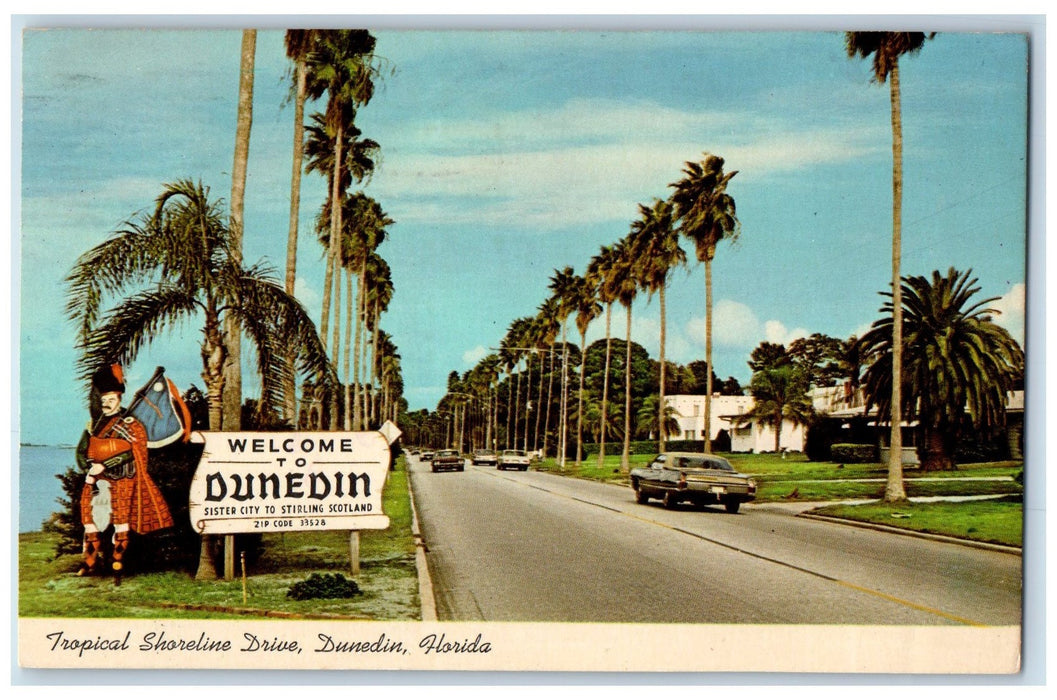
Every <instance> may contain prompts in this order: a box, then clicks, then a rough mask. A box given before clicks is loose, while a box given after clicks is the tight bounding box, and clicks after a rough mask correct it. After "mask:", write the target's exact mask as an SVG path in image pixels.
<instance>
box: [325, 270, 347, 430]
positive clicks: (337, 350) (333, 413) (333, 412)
mask: <svg viewBox="0 0 1057 700" xmlns="http://www.w3.org/2000/svg"><path fill="white" fill-rule="evenodd" d="M334 264H335V269H334V280H333V281H334V337H333V339H332V346H331V351H330V357H331V358H332V360H333V362H334V367H335V369H336V368H337V366H338V359H339V358H340V357H341V273H342V269H341V266H340V265H339V264H338V258H335V259H334ZM324 342H326V341H325V339H324ZM345 381H346V382H348V381H349V375H348V373H347V372H346V374H345ZM341 386H342V382H340V381H339V382H338V389H339V390H340V388H341ZM338 402H339V397H338V394H337V393H333V394H331V397H330V429H331V430H337V429H338Z"/></svg>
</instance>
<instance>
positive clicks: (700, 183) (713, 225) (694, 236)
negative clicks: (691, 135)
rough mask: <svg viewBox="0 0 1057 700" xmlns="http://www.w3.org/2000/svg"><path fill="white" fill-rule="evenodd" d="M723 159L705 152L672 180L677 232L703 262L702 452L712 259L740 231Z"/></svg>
mask: <svg viewBox="0 0 1057 700" xmlns="http://www.w3.org/2000/svg"><path fill="white" fill-rule="evenodd" d="M723 162H724V161H723V159H722V158H720V157H719V156H715V155H712V154H710V153H705V154H704V158H703V159H702V160H701V162H700V163H695V162H693V161H688V162H687V163H686V164H685V166H684V167H683V175H684V177H683V179H682V180H679V181H678V182H674V183H672V184H671V185H670V187H674V188H675V192H674V193H673V194H672V202H673V203H674V204H675V215H676V217H677V219H678V222H679V223H678V230H679V232H680V233H681V234H682V235H684V236H686V237H687V238H689V239H690V240H692V241H693V242H694V248H695V249H696V252H697V259H698V260H700V261H701V262H703V263H704V264H705V362H706V363H707V364H708V369H709V371H708V373H707V379H706V380H705V382H706V389H705V426H704V435H703V437H704V451H705V452H706V453H709V452H711V451H712V374H713V373H712V367H713V365H712V261H713V260H714V259H715V257H716V246H717V245H718V244H719V242H720V241H721V240H724V239H726V240H730V241H733V240H736V239H737V237H738V235H739V234H740V231H741V223H740V222H739V221H738V217H737V212H736V207H735V204H734V198H733V197H731V196H730V194H729V193H728V192H727V183H729V182H730V180H731V178H733V177H734V176H735V175H737V174H738V172H737V171H736V170H735V171H732V172H729V173H724V172H723Z"/></svg>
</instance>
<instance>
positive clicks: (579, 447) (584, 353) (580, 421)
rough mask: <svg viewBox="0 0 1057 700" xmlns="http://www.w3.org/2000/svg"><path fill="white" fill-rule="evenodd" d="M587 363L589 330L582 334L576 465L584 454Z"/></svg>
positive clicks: (580, 461) (577, 407) (577, 408)
mask: <svg viewBox="0 0 1057 700" xmlns="http://www.w3.org/2000/svg"><path fill="white" fill-rule="evenodd" d="M586 364H587V331H584V332H583V333H581V334H580V390H579V393H578V395H577V402H576V466H577V468H579V467H580V464H581V463H582V462H583V456H584V454H583V453H584V375H585V374H586V372H585V371H584V369H585V366H586Z"/></svg>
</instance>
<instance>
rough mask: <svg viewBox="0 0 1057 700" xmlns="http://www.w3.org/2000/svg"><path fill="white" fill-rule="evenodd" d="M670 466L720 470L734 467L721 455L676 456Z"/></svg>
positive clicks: (730, 470) (728, 470)
mask: <svg viewBox="0 0 1057 700" xmlns="http://www.w3.org/2000/svg"><path fill="white" fill-rule="evenodd" d="M671 466H672V467H674V468H676V469H718V470H720V471H725V472H732V471H734V467H733V466H732V465H731V463H730V462H728V461H727V460H725V459H723V458H722V457H676V458H675V459H673V460H672V465H671Z"/></svg>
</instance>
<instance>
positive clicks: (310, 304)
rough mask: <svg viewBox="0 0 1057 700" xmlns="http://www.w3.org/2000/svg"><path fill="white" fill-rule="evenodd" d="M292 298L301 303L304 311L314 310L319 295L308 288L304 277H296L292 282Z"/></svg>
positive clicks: (318, 300)
mask: <svg viewBox="0 0 1057 700" xmlns="http://www.w3.org/2000/svg"><path fill="white" fill-rule="evenodd" d="M294 296H295V297H297V300H298V301H300V302H301V306H304V307H305V308H306V309H315V308H317V307H318V306H319V303H320V298H319V293H318V292H316V290H315V289H313V288H312V287H311V286H309V284H308V282H306V281H305V278H304V277H298V278H297V279H295V280H294Z"/></svg>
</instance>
